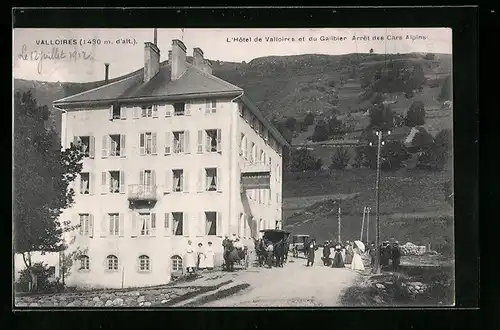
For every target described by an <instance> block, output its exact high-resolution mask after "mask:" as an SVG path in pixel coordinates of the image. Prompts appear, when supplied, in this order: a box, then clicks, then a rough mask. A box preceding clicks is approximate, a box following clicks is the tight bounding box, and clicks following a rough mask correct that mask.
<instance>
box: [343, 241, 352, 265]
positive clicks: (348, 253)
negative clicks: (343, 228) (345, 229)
mask: <svg viewBox="0 0 500 330" xmlns="http://www.w3.org/2000/svg"><path fill="white" fill-rule="evenodd" d="M346 243H347V247H346V251H345V264H347V265H350V264H351V263H352V257H353V256H354V251H353V250H352V244H351V242H349V241H347V242H346Z"/></svg>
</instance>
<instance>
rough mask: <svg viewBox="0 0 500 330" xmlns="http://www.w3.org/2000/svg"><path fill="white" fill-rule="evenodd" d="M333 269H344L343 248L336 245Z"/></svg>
mask: <svg viewBox="0 0 500 330" xmlns="http://www.w3.org/2000/svg"><path fill="white" fill-rule="evenodd" d="M332 268H344V259H343V258H342V246H341V245H340V244H337V245H335V253H334V255H333V264H332Z"/></svg>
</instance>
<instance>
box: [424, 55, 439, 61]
mask: <svg viewBox="0 0 500 330" xmlns="http://www.w3.org/2000/svg"><path fill="white" fill-rule="evenodd" d="M435 58H436V55H434V54H433V53H427V54H425V56H424V60H428V61H432V60H434V59H435Z"/></svg>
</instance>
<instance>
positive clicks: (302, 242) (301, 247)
mask: <svg viewBox="0 0 500 330" xmlns="http://www.w3.org/2000/svg"><path fill="white" fill-rule="evenodd" d="M310 237H311V236H309V235H293V236H292V239H291V242H290V249H291V250H292V253H293V256H294V257H295V258H297V257H298V256H299V252H302V253H304V255H305V256H307V251H306V245H307V242H308V241H309V239H310Z"/></svg>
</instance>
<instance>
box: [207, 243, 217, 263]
mask: <svg viewBox="0 0 500 330" xmlns="http://www.w3.org/2000/svg"><path fill="white" fill-rule="evenodd" d="M214 264H215V253H214V250H213V249H212V242H208V247H207V248H206V250H205V267H206V268H207V269H213V268H214Z"/></svg>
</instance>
